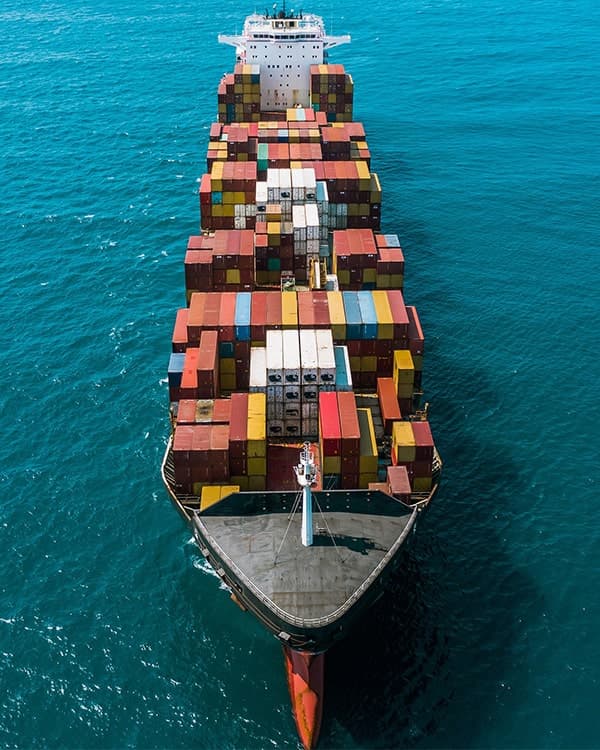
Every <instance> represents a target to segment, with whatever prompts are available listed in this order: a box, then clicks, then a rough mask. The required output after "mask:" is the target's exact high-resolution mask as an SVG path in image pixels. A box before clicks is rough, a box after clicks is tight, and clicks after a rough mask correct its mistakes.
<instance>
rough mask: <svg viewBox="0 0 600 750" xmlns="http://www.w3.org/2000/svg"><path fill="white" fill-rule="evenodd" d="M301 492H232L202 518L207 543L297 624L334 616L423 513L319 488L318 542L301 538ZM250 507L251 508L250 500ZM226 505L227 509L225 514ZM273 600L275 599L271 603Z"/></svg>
mask: <svg viewBox="0 0 600 750" xmlns="http://www.w3.org/2000/svg"><path fill="white" fill-rule="evenodd" d="M295 497H296V493H256V494H255V495H253V498H254V502H255V508H254V509H249V510H248V512H243V509H242V504H244V503H247V502H248V498H247V495H246V496H245V495H244V494H241V495H237V496H232V497H231V498H228V499H227V500H225V501H223V502H222V503H220V504H219V507H218V508H217V507H215V508H214V509H210V510H209V511H206V512H204V513H201V514H198V515H197V516H196V517H195V521H194V522H195V524H197V525H198V527H199V529H200V530H201V533H202V536H203V537H204V540H205V541H206V542H207V544H208V545H209V546H210V547H212V548H213V550H215V551H216V552H217V554H218V556H219V558H220V559H221V561H222V562H223V563H224V564H225V565H226V566H227V567H228V568H230V570H232V572H233V573H234V574H235V577H236V578H237V579H238V580H239V581H241V582H242V583H243V584H244V585H245V586H248V587H249V588H250V589H252V591H253V593H254V594H255V596H257V597H258V598H259V599H261V600H262V601H263V602H264V603H265V604H267V603H268V604H269V606H270V608H271V609H273V610H275V611H276V612H277V613H278V615H279V616H280V617H282V618H283V619H284V620H286V621H288V622H290V623H293V624H295V625H302V626H310V625H315V626H316V625H323V624H326V623H327V622H328V621H332V620H335V619H336V618H337V617H338V616H339V615H340V614H341V612H342V611H344V610H346V609H348V608H349V607H350V606H351V605H352V604H353V602H354V601H355V600H357V599H358V598H359V597H360V596H361V595H362V593H364V591H365V590H366V588H368V586H369V585H370V583H372V582H373V581H374V580H375V579H376V578H377V577H378V575H379V573H380V572H381V570H382V569H383V568H384V567H385V566H386V565H387V564H388V562H389V561H390V559H392V558H393V557H394V555H395V554H396V552H397V550H398V549H399V547H400V546H401V544H402V542H403V541H404V539H405V537H406V535H407V534H408V532H409V531H410V528H411V527H412V525H413V523H414V520H415V517H416V511H412V510H410V509H407V508H406V506H403V505H402V504H401V503H398V502H397V501H394V500H393V499H392V498H389V497H386V496H384V495H383V494H382V493H379V492H367V491H349V492H343V491H342V492H340V491H338V492H334V493H328V492H323V493H315V495H314V497H315V501H316V503H318V506H319V507H320V508H321V510H318V508H317V507H315V511H314V516H313V520H314V541H313V545H312V546H311V547H304V546H303V545H302V543H301V540H300V525H301V512H300V511H297V512H295V513H293V515H292V514H291V513H290V511H291V505H292V504H293V501H294V499H295ZM246 507H248V506H247V505H246ZM226 509H227V511H226ZM267 600H268V601H267Z"/></svg>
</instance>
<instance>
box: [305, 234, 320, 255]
mask: <svg viewBox="0 0 600 750" xmlns="http://www.w3.org/2000/svg"><path fill="white" fill-rule="evenodd" d="M320 247H321V241H320V240H319V238H318V237H316V238H314V239H307V240H306V252H307V253H308V254H309V255H319V251H320Z"/></svg>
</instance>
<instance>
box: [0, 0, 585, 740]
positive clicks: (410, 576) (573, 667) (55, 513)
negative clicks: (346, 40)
mask: <svg viewBox="0 0 600 750" xmlns="http://www.w3.org/2000/svg"><path fill="white" fill-rule="evenodd" d="M236 6H237V7H235V8H234V7H233V5H232V4H230V3H217V2H215V1H214V0H206V1H205V2H204V3H198V2H191V1H190V0H173V1H172V2H169V3H166V2H162V0H155V1H154V2H152V3H150V2H144V1H143V0H122V1H121V2H117V1H116V0H95V2H83V3H75V2H73V0H55V1H54V2H39V3H33V2H31V0H20V2H18V3H9V2H6V3H3V4H2V5H1V6H0V24H1V26H0V28H1V29H2V35H1V41H0V156H1V162H0V164H1V172H0V186H1V195H2V208H1V215H2V252H1V253H0V278H1V280H2V298H1V299H2V301H1V306H0V310H1V315H2V319H1V321H0V322H1V326H0V336H1V349H0V351H1V357H2V360H1V364H2V366H1V369H0V377H1V383H0V407H1V414H2V422H3V430H2V436H3V439H2V442H1V444H0V486H1V488H2V494H1V498H0V550H1V555H0V686H1V689H0V744H1V745H2V746H3V747H19V748H42V747H43V748H48V747H50V748H58V747H60V748H67V749H75V748H126V747H139V748H192V747H194V748H269V747H281V748H296V747H298V741H297V738H296V734H295V729H294V725H293V721H292V718H291V713H290V709H289V704H288V696H287V691H286V686H285V679H284V674H283V667H282V658H281V653H280V649H279V647H278V646H277V644H276V642H275V641H274V640H273V639H272V638H271V637H270V636H268V635H267V634H266V632H265V631H263V630H262V628H261V627H260V626H259V625H258V624H257V623H256V622H255V621H254V619H253V618H252V617H251V616H249V615H246V614H243V613H242V612H241V611H239V610H238V609H237V608H236V607H234V606H233V605H232V604H231V602H230V601H229V597H228V594H227V592H226V591H224V590H223V589H222V588H220V586H219V582H218V580H217V579H216V578H215V577H214V576H213V575H211V573H210V572H209V571H208V570H207V569H206V568H205V567H204V565H203V563H202V561H201V558H200V557H199V555H198V554H197V552H196V550H195V548H194V546H193V545H192V544H191V541H190V533H189V531H188V530H187V528H186V527H185V525H184V524H183V522H182V521H181V520H180V518H179V516H178V515H177V514H176V513H175V512H174V511H173V509H172V507H171V505H170V503H169V501H168V499H167V497H166V495H165V492H164V490H163V488H162V485H161V482H160V478H159V464H160V459H161V456H162V452H163V448H164V444H165V439H166V436H167V432H168V425H167V421H168V420H167V400H168V397H167V389H166V382H165V375H166V366H167V362H168V353H169V343H170V334H171V330H172V324H173V319H174V311H175V309H176V308H177V307H179V306H181V305H182V304H183V302H184V298H183V273H182V258H183V253H184V250H185V246H186V241H187V237H188V235H189V234H193V233H195V232H196V230H197V226H198V205H197V204H198V201H197V195H196V189H197V182H196V180H197V178H198V176H199V175H200V174H201V172H202V169H203V158H204V152H205V144H206V139H207V135H208V133H207V129H208V127H209V125H210V123H211V121H212V120H213V118H214V116H215V110H216V85H217V82H218V80H219V78H220V76H221V74H222V73H223V72H224V71H227V70H231V69H232V65H233V59H232V54H233V50H231V48H228V47H223V46H220V45H218V44H217V42H216V34H217V33H218V32H229V33H234V32H236V31H240V30H241V25H242V20H243V16H244V15H245V14H246V13H249V12H252V11H253V10H254V6H247V7H243V6H241V5H239V4H236ZM259 9H260V10H262V7H260V8H259ZM305 10H312V11H314V12H318V13H321V14H322V15H323V16H324V17H325V19H326V22H327V24H328V27H329V30H330V31H331V32H333V33H350V34H351V35H352V37H353V43H352V44H351V45H349V46H345V47H340V48H339V50H336V51H334V52H333V53H332V58H331V59H332V61H334V62H341V63H343V64H344V65H345V66H346V68H347V69H348V70H349V71H350V72H351V73H352V75H353V78H354V82H355V91H356V94H355V114H356V116H357V119H360V120H362V121H363V122H364V124H365V127H366V130H367V135H368V139H369V145H370V147H371V151H372V154H373V167H374V169H375V170H376V171H377V172H378V174H379V176H380V179H381V181H382V184H383V189H384V204H383V224H384V228H385V230H386V231H388V232H397V233H398V234H399V235H400V237H401V239H402V244H403V247H404V251H405V256H406V261H407V276H406V287H405V297H406V299H407V302H409V303H411V304H416V305H417V306H418V309H419V311H420V314H421V318H422V322H423V325H424V329H425V334H426V347H427V355H426V365H425V367H426V378H425V381H424V382H425V388H426V395H427V399H428V401H429V402H430V404H431V411H430V414H431V421H432V424H433V427H434V429H435V434H436V439H437V442H438V445H439V448H440V451H441V453H442V455H443V458H444V461H445V472H444V483H443V488H442V490H441V492H440V494H439V496H438V498H437V500H436V503H435V505H434V507H433V508H432V509H431V511H430V513H429V514H428V515H427V516H426V517H425V518H424V519H423V523H422V525H421V528H420V533H419V534H418V535H417V536H416V538H415V543H414V545H413V547H412V549H411V550H410V551H409V553H408V554H407V556H406V560H405V563H404V567H403V570H402V573H401V575H399V576H398V577H397V579H395V581H394V584H393V585H392V586H391V588H390V591H389V593H388V595H387V596H386V598H385V599H384V600H383V601H382V602H381V604H380V605H378V607H377V608H376V609H375V610H374V611H373V616H372V618H370V619H369V620H368V621H365V622H363V623H362V624H361V625H360V626H359V628H358V629H357V630H356V632H355V633H353V634H352V635H351V636H350V637H349V638H348V640H347V641H346V642H345V643H344V644H342V645H341V646H339V647H338V648H337V649H336V650H335V651H333V652H331V653H330V654H329V656H328V662H327V707H326V717H325V721H324V727H323V732H322V742H321V746H322V747H328V748H596V747H600V724H599V722H598V712H597V705H598V696H599V695H600V523H599V521H598V518H599V512H600V504H599V501H600V497H599V495H598V488H597V479H596V471H597V461H598V453H599V447H600V441H599V438H598V418H599V412H598V401H599V396H600V368H599V365H598V361H599V358H598V353H599V346H598V329H599V326H600V304H599V299H600V293H599V289H600V284H599V282H600V268H599V260H598V259H599V253H598V245H599V244H600V229H599V217H600V208H599V207H600V176H599V171H600V124H599V123H600V118H599V116H600V93H599V92H600V53H599V49H600V44H599V41H600V39H599V36H600V35H599V30H600V6H599V5H598V3H596V2H592V1H591V0H581V1H580V2H577V3H571V2H566V1H565V0H547V2H541V1H540V0H533V1H532V2H529V3H520V2H516V0H478V1H477V2H474V0H407V2H405V3H401V4H400V5H398V4H396V3H392V2H391V0H382V2H380V3H379V4H377V6H372V8H371V9H370V10H368V9H365V8H364V5H362V4H359V3H357V2H354V1H353V0H351V1H350V2H348V3H344V4H339V3H338V4H334V3H332V2H325V1H324V0H317V1H316V2H315V4H314V5H313V6H311V7H310V8H308V7H306V8H305Z"/></svg>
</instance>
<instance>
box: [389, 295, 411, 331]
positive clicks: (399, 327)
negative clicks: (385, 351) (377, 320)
mask: <svg viewBox="0 0 600 750" xmlns="http://www.w3.org/2000/svg"><path fill="white" fill-rule="evenodd" d="M386 293H387V298H388V302H389V305H390V310H391V312H392V319H393V321H394V340H396V339H399V338H401V337H404V336H407V335H408V313H407V312H406V305H405V304H404V297H403V295H402V292H401V291H400V290H399V289H388V290H387V292H386Z"/></svg>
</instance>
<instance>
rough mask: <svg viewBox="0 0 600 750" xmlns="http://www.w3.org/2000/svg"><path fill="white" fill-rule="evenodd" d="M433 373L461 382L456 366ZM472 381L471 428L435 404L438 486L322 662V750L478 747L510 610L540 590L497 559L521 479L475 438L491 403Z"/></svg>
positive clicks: (509, 657)
mask: <svg viewBox="0 0 600 750" xmlns="http://www.w3.org/2000/svg"><path fill="white" fill-rule="evenodd" d="M440 367H442V368H446V369H445V371H446V372H452V373H453V378H454V377H458V378H459V379H460V378H461V377H463V378H465V379H464V380H463V381H462V382H473V378H474V373H473V370H469V371H468V372H466V371H465V372H461V371H460V367H458V368H457V366H456V362H451V363H450V362H444V363H443V364H440ZM442 371H444V370H442ZM458 382H460V380H459V381H458ZM477 383H478V398H477V401H474V402H473V403H471V404H470V408H471V417H473V419H474V424H475V426H474V427H471V426H470V423H469V421H468V420H466V421H464V422H462V423H461V424H458V423H457V421H456V420H455V419H453V410H455V409H456V402H454V401H452V399H450V398H449V397H442V396H440V397H436V402H435V414H436V421H438V420H439V424H440V425H450V428H449V429H448V428H447V427H446V431H445V434H444V429H442V428H440V430H439V433H440V435H441V436H442V441H443V442H445V443H446V445H445V446H444V445H443V442H442V443H440V446H439V447H440V450H441V452H442V455H443V458H444V462H445V467H444V475H443V478H442V480H443V481H442V486H441V488H440V492H439V493H438V495H437V497H436V499H435V501H434V503H433V505H432V507H431V509H430V510H429V511H428V512H427V513H426V514H425V515H424V517H423V518H421V519H420V523H419V528H418V529H417V532H416V534H415V535H414V536H413V537H412V540H411V545H410V547H409V548H407V550H406V552H405V557H404V560H403V561H402V564H401V565H400V567H399V569H398V571H397V573H396V574H395V575H394V577H393V579H392V580H391V582H390V585H389V586H388V589H387V591H386V594H385V595H384V596H383V597H382V598H381V599H380V600H379V602H377V604H376V605H375V606H374V607H373V609H372V610H371V612H370V613H369V615H368V616H367V617H365V618H363V619H362V620H361V622H360V623H359V624H358V625H357V626H356V627H355V629H353V631H352V632H351V633H350V634H349V635H348V637H347V638H346V639H345V640H344V641H342V642H341V643H340V644H339V645H337V646H336V647H335V648H334V649H332V650H331V651H330V652H329V653H328V655H327V663H326V688H325V692H326V696H327V699H326V710H325V719H324V727H323V739H322V746H323V747H352V746H358V747H361V748H401V747H479V746H481V744H482V743H483V744H485V739H484V738H485V736H486V723H487V722H489V721H490V720H491V719H490V717H491V716H492V715H493V714H494V713H495V711H496V710H497V708H498V701H501V697H500V698H499V695H500V694H501V691H502V687H501V686H502V680H503V678H505V676H506V675H507V674H509V673H510V668H511V664H512V662H513V658H514V657H515V648H516V646H515V644H518V642H519V640H520V639H522V637H523V628H524V626H523V625H522V624H521V620H520V619H519V616H518V615H519V611H520V610H521V609H522V607H523V603H524V602H528V603H529V604H530V605H532V607H533V609H534V610H535V609H536V604H537V603H539V602H540V601H541V594H540V593H539V592H538V591H537V590H536V587H535V585H534V583H533V581H532V579H531V578H530V577H529V576H528V574H527V571H525V570H523V569H519V568H517V567H516V566H515V564H514V563H513V561H512V560H511V559H510V557H509V555H508V554H507V548H506V545H505V541H506V540H505V539H504V538H503V536H502V534H503V530H505V531H506V534H507V536H508V535H509V534H510V527H511V523H512V519H513V518H514V517H515V516H516V514H518V508H517V507H516V504H515V496H514V492H513V488H514V487H515V486H518V485H521V486H524V485H525V484H526V477H524V476H519V473H520V471H522V469H521V467H520V466H519V465H518V464H517V463H516V462H515V460H514V459H513V457H512V456H511V455H510V450H509V449H508V448H507V447H506V446H502V445H490V444H489V443H488V444H487V446H486V445H485V439H484V438H483V437H482V436H481V435H478V430H477V429H476V427H477V425H478V424H480V421H478V420H481V418H482V417H483V418H485V416H484V412H485V408H486V404H488V405H489V404H490V403H496V402H497V400H495V399H494V393H493V388H492V387H491V386H490V384H489V383H486V382H485V378H483V377H481V376H480V377H479V378H478V380H477ZM478 412H479V413H478ZM452 432H454V433H455V434H454V435H453V434H449V433H452ZM487 455H490V456H492V457H493V460H492V461H491V462H490V464H488V463H486V462H484V460H483V458H484V456H487ZM532 607H531V606H530V610H531V608H532ZM536 611H538V612H541V611H542V607H541V606H540V607H538V608H537V610H536ZM534 616H536V615H535V614H534ZM530 624H531V622H530Z"/></svg>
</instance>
